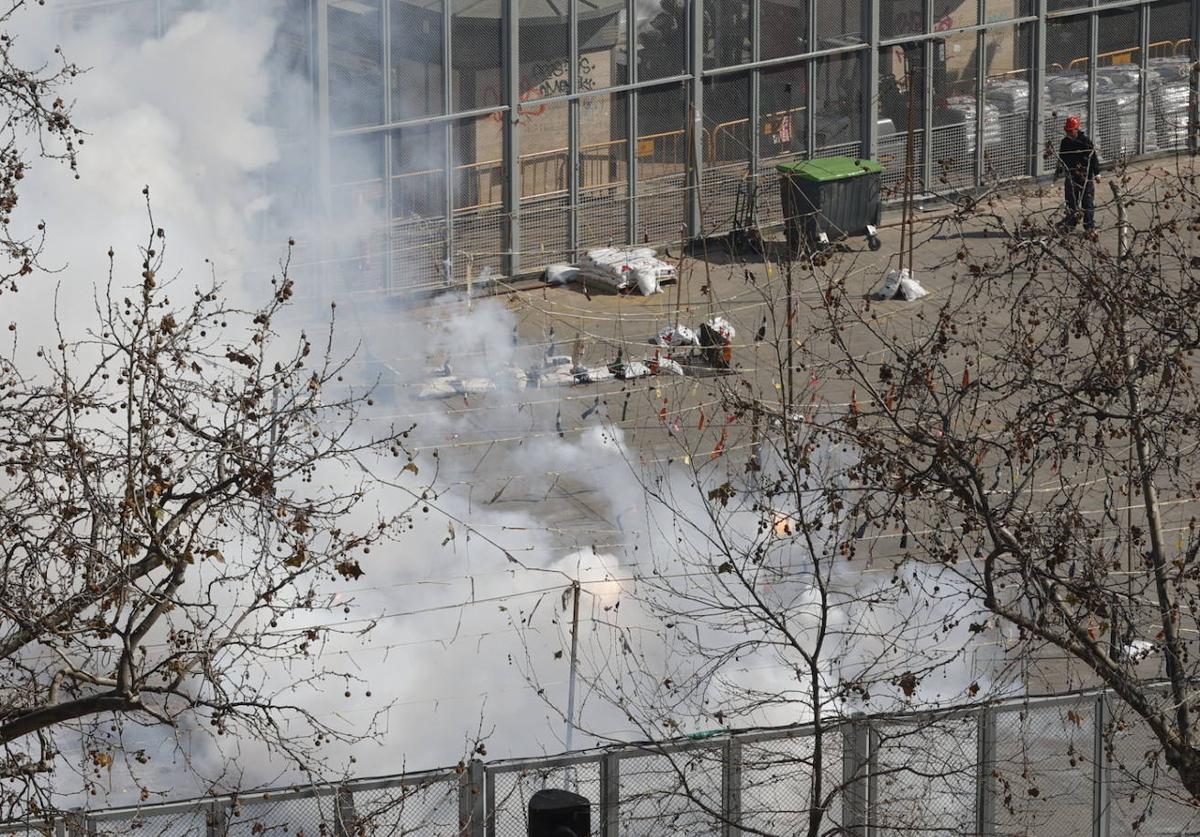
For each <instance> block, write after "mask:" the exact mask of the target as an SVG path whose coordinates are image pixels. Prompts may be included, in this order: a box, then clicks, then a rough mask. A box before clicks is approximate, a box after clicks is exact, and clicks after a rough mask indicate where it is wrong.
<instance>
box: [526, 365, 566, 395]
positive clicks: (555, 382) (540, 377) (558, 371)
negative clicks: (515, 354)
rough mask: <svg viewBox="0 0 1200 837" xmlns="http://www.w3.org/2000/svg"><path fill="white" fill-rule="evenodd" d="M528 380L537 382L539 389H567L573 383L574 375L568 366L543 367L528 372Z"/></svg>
mask: <svg viewBox="0 0 1200 837" xmlns="http://www.w3.org/2000/svg"><path fill="white" fill-rule="evenodd" d="M529 380H530V381H535V380H536V381H537V387H538V388H539V389H545V388H547V387H569V386H572V385H574V383H575V373H574V372H572V371H571V367H570V366H566V365H562V366H543V367H542V368H540V369H531V370H529Z"/></svg>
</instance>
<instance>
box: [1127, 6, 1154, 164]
mask: <svg viewBox="0 0 1200 837" xmlns="http://www.w3.org/2000/svg"><path fill="white" fill-rule="evenodd" d="M1149 99H1150V7H1149V6H1142V7H1141V8H1140V9H1139V10H1138V116H1137V136H1136V137H1135V138H1134V141H1133V149H1132V151H1131V152H1130V153H1131V154H1145V153H1146V135H1147V134H1149V133H1150V130H1149V126H1148V125H1147V112H1148V111H1147V102H1148V101H1149Z"/></svg>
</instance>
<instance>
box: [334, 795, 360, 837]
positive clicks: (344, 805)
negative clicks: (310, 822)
mask: <svg viewBox="0 0 1200 837" xmlns="http://www.w3.org/2000/svg"><path fill="white" fill-rule="evenodd" d="M357 819H358V812H357V811H356V810H355V808H354V791H352V790H350V786H349V785H341V786H340V787H338V789H337V794H336V795H335V796H334V798H333V837H354V832H355V831H356V827H355V821H356V820H357Z"/></svg>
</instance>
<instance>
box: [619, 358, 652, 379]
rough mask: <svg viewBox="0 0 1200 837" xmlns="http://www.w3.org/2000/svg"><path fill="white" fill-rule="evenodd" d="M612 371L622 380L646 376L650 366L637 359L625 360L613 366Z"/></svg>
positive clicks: (648, 373)
mask: <svg viewBox="0 0 1200 837" xmlns="http://www.w3.org/2000/svg"><path fill="white" fill-rule="evenodd" d="M614 371H615V372H616V373H617V377H618V378H620V379H621V380H623V381H631V380H633V379H634V378H646V377H649V375H650V367H649V366H647V365H646V364H644V363H642V362H641V361H637V360H627V361H625V362H623V363H621V364H620V365H619V366H618V367H616V368H614Z"/></svg>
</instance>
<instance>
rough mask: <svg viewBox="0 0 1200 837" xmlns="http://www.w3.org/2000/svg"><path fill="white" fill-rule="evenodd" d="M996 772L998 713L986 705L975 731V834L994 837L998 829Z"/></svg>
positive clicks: (980, 713) (980, 836)
mask: <svg viewBox="0 0 1200 837" xmlns="http://www.w3.org/2000/svg"><path fill="white" fill-rule="evenodd" d="M995 769H996V714H995V712H994V711H993V710H991V709H988V708H987V707H986V706H985V707H984V708H983V709H980V710H979V714H978V716H977V719H976V732H975V833H976V834H978V835H979V837H991V835H992V834H994V833H995V828H996V792H995V785H994V783H993V781H992V772H993V771H994V770H995Z"/></svg>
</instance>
